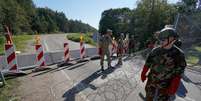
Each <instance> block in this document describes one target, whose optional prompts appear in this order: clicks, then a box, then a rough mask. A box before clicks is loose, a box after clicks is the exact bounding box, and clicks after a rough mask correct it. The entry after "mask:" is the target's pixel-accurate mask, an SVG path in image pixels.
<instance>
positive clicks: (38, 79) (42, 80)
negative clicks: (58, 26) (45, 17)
mask: <svg viewBox="0 0 201 101" xmlns="http://www.w3.org/2000/svg"><path fill="white" fill-rule="evenodd" d="M41 37H42V40H43V42H42V43H43V45H44V46H45V51H47V52H49V51H61V50H63V45H62V44H63V42H65V41H66V39H65V35H64V34H59V35H57V34H56V35H44V36H41ZM69 44H70V50H74V49H75V50H76V49H79V43H75V42H72V41H69ZM87 47H92V46H87ZM99 62H100V60H91V61H88V62H83V63H77V64H75V65H71V66H64V67H59V68H58V67H57V66H56V65H53V66H52V68H53V69H52V70H50V71H45V72H40V73H37V74H34V73H33V74H31V75H30V76H29V77H28V78H25V79H23V80H24V82H22V85H23V86H21V87H19V89H23V91H24V92H26V93H25V94H22V95H21V98H22V101H26V100H30V99H31V100H33V101H36V100H37V101H43V100H46V101H63V100H64V101H143V99H144V96H145V91H144V86H145V83H142V82H141V80H140V72H141V70H142V66H143V64H144V60H143V58H142V57H141V56H135V57H124V62H123V65H122V66H117V65H116V63H117V61H116V60H113V61H112V65H113V66H114V67H115V69H107V68H106V67H107V66H106V64H107V63H105V69H106V70H105V71H104V72H101V71H100V66H99ZM30 80H31V81H32V82H27V81H30ZM27 83H28V84H27ZM30 85H31V86H30ZM26 86H28V87H26ZM185 89H186V90H187V92H188V93H186V90H185ZM36 95H37V97H35V96H36ZM200 95H201V74H200V73H199V72H196V71H192V70H189V69H186V72H185V74H184V77H183V79H182V83H181V86H180V88H179V90H178V92H177V94H176V97H172V99H174V100H175V101H200V99H201V96H200Z"/></svg>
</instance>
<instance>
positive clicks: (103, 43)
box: [99, 35, 112, 50]
mask: <svg viewBox="0 0 201 101" xmlns="http://www.w3.org/2000/svg"><path fill="white" fill-rule="evenodd" d="M110 44H112V38H111V37H110V36H107V35H103V36H102V37H101V38H100V41H99V46H100V47H101V48H102V49H103V50H106V49H109V45H110Z"/></svg>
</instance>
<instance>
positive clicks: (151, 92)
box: [145, 79, 170, 101]
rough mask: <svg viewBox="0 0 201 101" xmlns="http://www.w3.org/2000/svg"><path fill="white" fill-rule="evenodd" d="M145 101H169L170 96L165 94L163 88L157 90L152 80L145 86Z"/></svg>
mask: <svg viewBox="0 0 201 101" xmlns="http://www.w3.org/2000/svg"><path fill="white" fill-rule="evenodd" d="M145 91H146V101H154V99H156V101H170V100H169V99H170V96H169V95H168V94H167V93H166V89H165V88H159V87H158V86H157V84H156V83H155V82H153V81H152V80H149V79H148V81H147V84H146V86H145Z"/></svg>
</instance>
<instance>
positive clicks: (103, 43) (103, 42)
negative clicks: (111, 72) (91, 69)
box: [99, 35, 112, 69]
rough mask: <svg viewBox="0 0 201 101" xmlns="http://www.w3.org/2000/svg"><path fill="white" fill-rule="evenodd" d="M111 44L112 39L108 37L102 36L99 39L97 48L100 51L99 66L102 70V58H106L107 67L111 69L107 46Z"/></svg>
mask: <svg viewBox="0 0 201 101" xmlns="http://www.w3.org/2000/svg"><path fill="white" fill-rule="evenodd" d="M110 44H112V38H111V37H110V36H109V35H103V36H102V37H101V38H100V42H99V46H100V47H101V49H102V53H101V55H100V58H101V60H100V65H101V67H102V69H103V64H104V63H103V62H104V56H105V55H106V56H107V62H108V67H111V59H110V50H109V45H110Z"/></svg>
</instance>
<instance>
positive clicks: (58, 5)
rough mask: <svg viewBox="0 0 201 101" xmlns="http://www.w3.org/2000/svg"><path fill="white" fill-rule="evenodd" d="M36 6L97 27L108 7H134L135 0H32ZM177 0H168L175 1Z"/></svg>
mask: <svg viewBox="0 0 201 101" xmlns="http://www.w3.org/2000/svg"><path fill="white" fill-rule="evenodd" d="M33 1H34V4H35V5H36V7H48V8H51V9H53V10H56V11H59V12H63V13H64V14H65V15H66V17H67V18H68V19H73V20H75V19H76V20H81V21H82V22H84V23H87V24H89V25H91V26H93V27H95V28H96V29H98V26H99V21H100V18H101V13H102V12H103V11H104V10H107V9H110V8H123V7H128V8H130V9H133V8H135V7H136V2H137V0H33ZM177 1H178V0H169V2H171V3H175V2H177Z"/></svg>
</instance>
